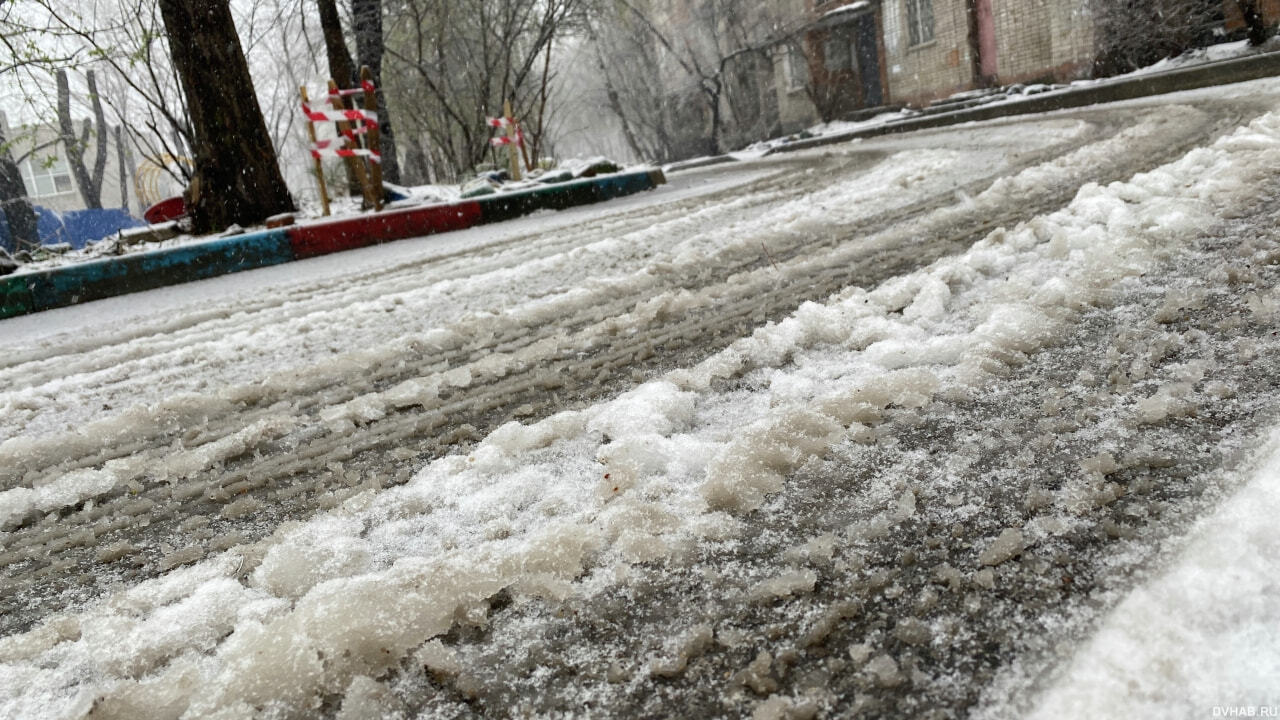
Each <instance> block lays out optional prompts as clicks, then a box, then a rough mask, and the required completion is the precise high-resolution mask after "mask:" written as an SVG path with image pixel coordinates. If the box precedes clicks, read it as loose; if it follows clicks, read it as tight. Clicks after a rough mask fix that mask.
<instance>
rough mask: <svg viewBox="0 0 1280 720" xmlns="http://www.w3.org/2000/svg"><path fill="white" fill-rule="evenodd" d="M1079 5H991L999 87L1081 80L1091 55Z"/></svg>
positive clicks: (1031, 1) (1035, 1)
mask: <svg viewBox="0 0 1280 720" xmlns="http://www.w3.org/2000/svg"><path fill="white" fill-rule="evenodd" d="M1085 5H1086V3H1085V2H1084V1H1083V0H992V10H993V11H994V14H995V24H996V56H997V58H998V79H999V82H1000V83H1001V84H1005V85H1007V84H1010V83H1015V82H1033V81H1055V82H1059V81H1063V80H1070V79H1076V78H1078V77H1083V75H1084V74H1086V73H1087V72H1088V70H1089V68H1090V67H1091V65H1092V60H1093V55H1094V45H1093V20H1092V16H1091V15H1090V14H1089V13H1088V11H1087V9H1086V8H1085Z"/></svg>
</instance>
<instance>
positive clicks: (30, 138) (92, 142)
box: [0, 112, 141, 216]
mask: <svg viewBox="0 0 1280 720" xmlns="http://www.w3.org/2000/svg"><path fill="white" fill-rule="evenodd" d="M0 123H3V124H4V128H5V133H4V136H5V138H6V139H7V140H8V141H9V143H10V149H9V152H10V154H11V155H12V157H13V159H14V160H15V161H16V162H17V164H18V170H19V171H20V172H21V174H22V182H23V184H24V185H26V188H27V197H28V198H30V200H31V202H32V203H33V204H35V205H39V206H41V207H44V208H48V209H50V210H55V211H58V212H67V211H70V210H83V209H85V202H84V198H83V197H81V195H80V190H79V188H77V187H76V182H75V178H73V177H72V174H71V166H70V163H68V162H67V156H66V150H65V148H64V147H63V144H62V141H61V140H60V139H59V136H58V131H57V129H56V128H54V127H51V126H49V125H18V126H12V125H9V121H8V118H7V117H5V115H4V113H2V112H0ZM76 125H77V128H79V125H80V123H79V122H77V123H76ZM98 141H99V138H97V137H96V136H94V135H92V134H91V135H90V138H89V144H88V147H87V148H86V150H85V164H87V165H89V169H90V172H92V170H93V161H94V156H95V154H96V152H97V143H98ZM108 145H109V147H108V151H107V165H106V169H105V170H103V173H102V194H101V202H102V207H104V208H119V207H122V206H123V205H125V204H126V203H122V202H121V197H122V195H121V192H120V166H119V163H118V158H119V153H117V151H116V147H115V139H114V137H113V138H110V139H109V140H108ZM131 155H132V153H126V163H128V162H129V161H128V159H127V158H129V157H131ZM126 171H127V173H126V174H127V178H128V179H127V180H126V183H127V186H126V193H125V195H126V196H127V197H126V198H125V199H126V200H127V201H128V203H127V205H128V207H127V208H126V209H127V210H129V212H130V213H131V214H133V215H136V216H141V210H140V209H139V208H138V200H137V197H136V193H135V191H134V188H133V187H132V185H133V183H132V182H131V181H132V179H133V177H134V175H135V172H134V168H133V167H131V166H130V167H126Z"/></svg>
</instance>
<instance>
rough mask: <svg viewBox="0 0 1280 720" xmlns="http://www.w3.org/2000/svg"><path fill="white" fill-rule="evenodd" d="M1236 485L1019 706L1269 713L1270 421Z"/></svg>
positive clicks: (1273, 627)
mask: <svg viewBox="0 0 1280 720" xmlns="http://www.w3.org/2000/svg"><path fill="white" fill-rule="evenodd" d="M1260 457H1261V460H1262V461H1261V467H1259V468H1258V469H1257V470H1256V471H1255V472H1254V474H1253V477H1251V478H1249V479H1247V480H1246V481H1245V482H1244V487H1243V488H1242V489H1241V490H1240V491H1239V492H1238V493H1236V495H1235V496H1234V497H1231V498H1230V499H1229V500H1227V501H1226V502H1225V503H1223V505H1222V506H1221V507H1220V508H1218V510H1217V511H1216V512H1215V513H1213V515H1212V516H1210V517H1207V518H1205V519H1204V520H1203V521H1202V522H1201V523H1199V524H1198V525H1197V527H1196V528H1195V529H1194V530H1193V531H1192V532H1191V533H1190V534H1189V535H1188V537H1187V538H1186V539H1185V540H1184V541H1183V543H1182V544H1183V545H1184V548H1183V550H1182V552H1181V553H1179V554H1178V555H1177V556H1176V558H1175V559H1174V560H1173V561H1172V563H1171V565H1170V567H1169V568H1168V569H1167V570H1166V571H1165V572H1164V573H1163V574H1162V575H1160V576H1159V577H1158V578H1156V579H1155V580H1154V581H1153V582H1151V583H1149V584H1147V585H1144V586H1142V587H1139V588H1138V589H1136V590H1134V591H1133V592H1132V593H1131V594H1130V595H1129V596H1128V597H1127V598H1125V599H1124V601H1123V602H1121V603H1120V604H1119V605H1118V606H1117V607H1116V608H1115V609H1114V610H1112V611H1111V613H1110V614H1109V615H1108V616H1107V618H1106V619H1105V621H1104V622H1103V624H1102V627H1101V628H1100V629H1099V630H1098V632H1097V633H1096V634H1095V635H1094V636H1093V638H1092V639H1091V640H1089V642H1088V643H1087V644H1086V645H1085V646H1084V647H1083V648H1081V649H1080V651H1079V652H1078V654H1077V655H1076V657H1075V658H1074V659H1073V660H1072V661H1071V663H1070V664H1069V665H1068V666H1067V667H1066V668H1065V669H1064V670H1063V672H1062V676H1061V677H1059V678H1057V679H1055V681H1054V684H1053V685H1052V686H1051V688H1050V689H1049V690H1048V691H1047V692H1045V693H1044V695H1043V696H1042V697H1040V698H1039V699H1038V701H1037V704H1036V707H1035V709H1034V711H1033V712H1031V713H1030V714H1028V715H1027V717H1030V718H1035V719H1036V720H1049V719H1051V718H1064V719H1065V718H1081V717H1090V718H1131V717H1138V716H1141V717H1195V716H1200V717H1274V716H1275V715H1276V714H1278V713H1280V602H1277V600H1276V598H1277V597H1280V537H1277V535H1276V533H1275V518H1276V516H1277V514H1278V513H1280V433H1273V435H1272V437H1271V438H1270V440H1269V441H1268V443H1267V445H1266V447H1265V448H1264V449H1263V451H1262V452H1261V453H1260Z"/></svg>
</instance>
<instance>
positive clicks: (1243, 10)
mask: <svg viewBox="0 0 1280 720" xmlns="http://www.w3.org/2000/svg"><path fill="white" fill-rule="evenodd" d="M1236 4H1237V5H1239V6H1240V14H1241V15H1243V16H1244V24H1245V27H1247V28H1249V44H1250V45H1253V46H1255V47H1256V46H1258V45H1261V44H1262V43H1264V42H1266V41H1267V38H1268V37H1270V36H1271V33H1270V31H1269V29H1268V28H1267V23H1266V20H1265V19H1264V18H1263V17H1262V8H1261V7H1260V6H1259V3H1258V0H1236Z"/></svg>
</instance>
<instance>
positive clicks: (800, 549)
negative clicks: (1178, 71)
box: [0, 82, 1280, 717]
mask: <svg viewBox="0 0 1280 720" xmlns="http://www.w3.org/2000/svg"><path fill="white" fill-rule="evenodd" d="M1277 93H1280V87H1278V86H1277V85H1276V84H1275V83H1270V82H1266V83H1253V84H1250V85H1249V86H1242V87H1241V88H1237V89H1234V90H1232V91H1226V92H1223V91H1218V92H1200V93H1196V94H1189V95H1186V96H1181V97H1179V98H1175V99H1174V100H1169V99H1164V100H1162V101H1160V102H1156V101H1146V102H1136V103H1129V104H1126V105H1125V106H1122V107H1111V108H1099V109H1090V110H1083V111H1076V112H1070V113H1063V114H1058V115H1055V116H1047V117H1039V118H1031V119H1022V120H1019V121H1007V122H997V123H987V124H983V125H979V126H973V127H961V128H956V129H950V130H945V131H935V132H931V133H919V134H914V135H910V136H902V137H894V138H883V139H879V140H876V141H869V142H865V143H860V144H854V145H848V146H837V147H835V148H831V149H828V150H827V151H825V152H813V153H808V154H801V155H797V156H794V157H787V158H783V159H780V160H771V159H766V160H763V161H758V162H753V163H749V164H744V165H743V166H740V167H739V166H731V167H720V168H715V169H710V170H703V171H696V172H691V173H687V174H685V175H684V176H679V175H678V176H675V177H674V178H673V180H674V182H673V183H672V186H671V187H669V188H667V189H664V190H662V191H659V192H656V193H652V194H650V195H648V196H647V197H645V198H638V199H631V200H629V201H626V202H622V203H616V204H609V205H605V206H601V207H599V208H595V209H592V210H590V211H582V212H575V213H572V214H566V215H564V216H557V215H549V216H541V217H538V218H534V219H533V220H532V221H531V222H526V223H524V224H521V223H513V224H508V225H504V226H500V227H496V228H485V229H483V230H480V231H469V232H468V233H463V234H460V235H459V236H458V237H453V236H450V237H448V238H433V239H425V240H423V241H420V242H419V241H411V242H408V243H401V244H398V245H394V246H387V247H383V248H373V249H370V250H368V251H362V252H360V253H351V254H350V255H351V257H346V256H338V257H331V258H324V259H321V260H316V261H308V262H303V263H296V264H294V265H291V266H288V267H287V268H272V269H268V270H263V271H257V272H253V273H245V274H244V275H243V276H236V277H231V278H220V279H218V280H216V281H210V283H200V284H197V285H196V286H192V288H191V289H190V292H191V293H192V295H191V297H189V298H188V299H187V300H185V301H184V300H182V299H181V298H182V295H181V294H180V293H178V292H177V290H175V289H172V288H171V289H167V290H166V291H161V292H160V293H159V294H153V293H146V294H143V295H140V296H135V297H132V298H120V299H117V301H118V302H114V307H116V308H118V309H119V310H120V317H121V319H122V320H123V319H127V322H120V321H112V320H110V319H109V318H110V317H111V316H110V315H109V314H108V313H109V308H111V307H113V305H112V304H110V302H112V301H109V303H98V304H94V305H90V306H85V307H80V308H69V309H66V310H62V311H56V312H54V313H47V314H46V317H44V318H41V317H40V316H33V317H30V318H20V319H16V320H10V321H5V322H4V323H0V334H4V335H5V337H6V344H7V346H8V349H9V351H8V352H7V353H6V355H5V358H4V360H3V361H2V362H3V366H2V367H0V407H3V413H0V437H4V438H6V439H5V440H4V441H3V443H0V530H2V531H3V536H2V540H3V545H2V547H0V565H2V566H3V579H2V580H0V582H2V583H3V584H2V585H0V609H2V610H3V612H4V616H3V620H2V621H0V622H2V623H3V626H2V627H3V631H4V632H5V633H6V634H7V635H9V637H6V638H3V639H0V715H5V716H8V715H13V716H15V717H78V716H81V715H83V714H85V713H87V712H90V710H91V709H92V712H94V713H95V716H97V715H98V714H100V715H101V716H104V717H180V716H183V714H184V713H186V715H187V716H188V717H212V716H219V714H221V716H226V717H247V716H251V715H254V714H261V715H264V716H268V717H309V716H314V715H316V714H338V715H340V716H343V717H363V716H366V715H361V714H360V713H361V712H369V713H373V715H368V716H378V715H379V714H383V715H385V714H387V713H394V712H401V713H404V714H413V713H420V714H425V715H427V716H432V717H435V716H441V717H450V716H457V715H470V714H488V715H492V716H507V715H515V716H519V715H524V714H557V713H568V712H575V711H582V712H586V713H587V714H591V715H602V714H611V715H628V716H635V715H652V716H661V715H667V714H671V713H672V712H677V709H678V714H685V715H689V716H708V717H710V716H717V715H723V716H728V717H738V716H742V715H749V714H751V713H753V712H754V713H756V714H757V715H758V716H759V717H789V716H790V717H806V716H813V715H814V714H815V713H816V714H820V715H828V716H851V715H853V714H854V713H855V711H861V712H863V713H864V714H865V715H866V716H869V717H877V716H883V717H903V716H916V717H927V716H928V715H929V713H937V714H938V715H937V716H938V717H948V716H956V715H966V714H970V713H973V712H975V711H977V710H980V711H982V712H990V713H994V714H1001V713H1005V714H1014V715H1016V714H1019V713H1021V712H1022V711H1023V710H1024V709H1025V708H1026V707H1027V706H1028V704H1029V703H1030V702H1032V699H1033V697H1034V695H1035V693H1036V692H1038V690H1039V688H1040V686H1041V685H1043V684H1044V683H1046V682H1051V681H1050V680H1048V679H1047V678H1051V677H1053V673H1054V672H1056V670H1055V668H1057V667H1059V665H1060V664H1061V663H1062V662H1063V660H1064V659H1065V658H1066V657H1069V655H1070V653H1071V652H1072V651H1073V648H1074V647H1075V646H1076V645H1077V644H1078V643H1079V640H1080V639H1081V638H1083V637H1084V636H1085V634H1086V633H1087V632H1088V631H1089V630H1090V629H1091V628H1092V627H1093V626H1094V624H1095V623H1097V622H1098V621H1099V618H1100V617H1102V613H1103V612H1104V611H1105V610H1106V609H1108V608H1109V607H1111V606H1113V605H1116V604H1117V603H1118V602H1119V600H1120V599H1121V598H1122V597H1123V596H1124V594H1125V593H1127V592H1129V591H1130V590H1131V589H1132V588H1133V587H1134V586H1135V583H1138V582H1140V581H1142V580H1143V579H1144V578H1146V577H1147V576H1148V574H1149V573H1150V572H1152V569H1153V567H1154V565H1153V559H1154V558H1158V557H1160V556H1161V555H1162V553H1165V552H1167V550H1168V547H1169V546H1171V545H1173V544H1175V543H1176V542H1177V540H1178V538H1180V537H1181V536H1182V534H1183V532H1184V531H1185V530H1186V529H1187V528H1189V527H1190V524H1191V522H1192V521H1193V520H1194V519H1195V518H1196V517H1197V516H1199V515H1201V514H1204V513H1205V512H1206V511H1207V510H1209V509H1211V508H1212V506H1213V505H1214V503H1215V502H1216V501H1217V500H1219V499H1220V498H1221V497H1222V495H1223V494H1224V493H1226V492H1228V491H1230V490H1231V489H1232V487H1233V484H1234V483H1235V482H1236V481H1237V480H1236V478H1235V475H1234V473H1235V472H1237V471H1238V470H1239V469H1241V468H1242V467H1244V466H1245V465H1246V464H1247V463H1248V462H1249V460H1250V458H1251V457H1252V454H1251V453H1252V451H1253V450H1254V449H1255V448H1256V446H1257V445H1259V444H1260V441H1258V440H1257V439H1256V438H1257V437H1259V436H1261V435H1264V434H1265V431H1266V428H1267V427H1268V425H1269V424H1270V423H1272V422H1274V419H1275V404H1274V399H1273V398H1272V390H1273V388H1274V385H1275V380H1276V378H1277V377H1280V366H1277V361H1278V357H1277V355H1276V352H1275V350H1276V349H1277V347H1278V346H1280V340H1277V339H1276V337H1275V335H1274V331H1273V329H1272V328H1274V327H1275V325H1276V320H1277V315H1278V314H1280V297H1277V296H1276V295H1275V292H1274V288H1275V287H1276V282H1277V279H1278V276H1280V271H1277V269H1276V266H1277V263H1280V244H1278V243H1277V242H1276V237H1275V236H1274V235H1273V234H1272V231H1271V228H1273V227H1274V226H1275V223H1276V220H1277V216H1278V215H1280V206H1277V204H1276V203H1275V201H1274V200H1272V198H1274V197H1275V190H1276V189H1277V188H1278V187H1280V177H1277V176H1276V175H1275V168H1276V167H1280V119H1278V118H1277V117H1276V116H1274V115H1270V114H1267V113H1268V111H1269V110H1271V109H1273V108H1275V107H1276V106H1277V104H1278V103H1277V98H1278V96H1277ZM1258 116H1261V117H1260V119H1258V120H1256V121H1254V118H1255V117H1258ZM1147 171H1150V172H1149V174H1145V175H1139V176H1138V177H1136V178H1135V177H1134V175H1135V173H1143V172H1147ZM1090 183H1094V184H1090ZM1109 183H1116V184H1111V185H1108V184H1109ZM1099 184H1101V185H1106V187H1102V186H1101V185H1099ZM993 231H994V232H993ZM157 298H169V299H171V300H172V301H173V306H172V307H170V308H168V310H167V312H164V313H163V314H161V313H160V312H156V311H153V310H152V309H150V308H151V305H150V304H151V303H156V302H163V301H162V300H157ZM10 329H11V330H10ZM424 466H425V467H424ZM390 486H397V487H390ZM317 513H319V514H317ZM300 521H301V522H300ZM1176 690H1177V688H1176V686H1174V687H1171V686H1169V685H1159V684H1157V687H1156V690H1154V691H1153V692H1156V693H1159V692H1161V691H1164V692H1176ZM1253 690H1256V691H1257V692H1265V691H1267V690H1269V689H1268V688H1245V690H1244V691H1246V692H1251V691H1253ZM1062 692H1066V690H1063V691H1062ZM1049 697H1052V695H1050V696H1049ZM1249 700H1250V698H1223V699H1222V702H1223V704H1247V701H1249ZM1041 710H1042V711H1043V712H1047V713H1049V714H1050V715H1052V714H1053V708H1052V707H1049V708H1047V709H1046V708H1043V707H1042V708H1041ZM1196 712H1200V713H1201V715H1203V716H1206V717H1207V716H1208V714H1209V709H1208V708H1202V709H1196ZM1068 716H1069V715H1068ZM1188 716H1195V715H1188Z"/></svg>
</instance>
